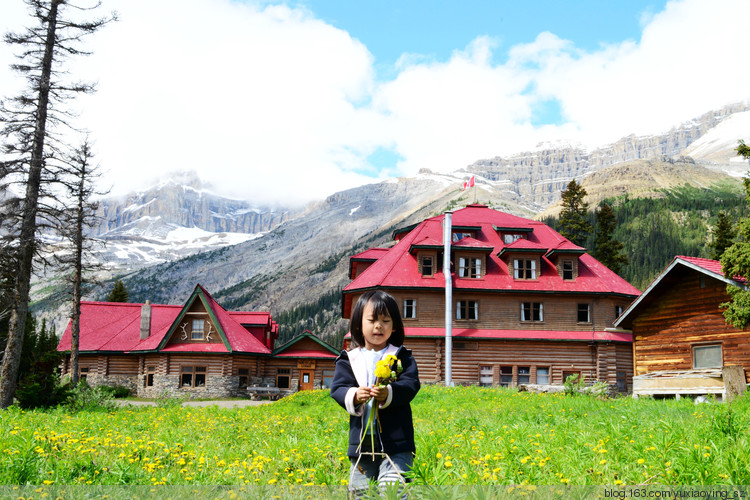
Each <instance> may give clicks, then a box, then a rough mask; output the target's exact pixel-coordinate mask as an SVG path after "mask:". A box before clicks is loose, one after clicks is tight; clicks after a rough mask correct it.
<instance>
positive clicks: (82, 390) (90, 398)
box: [65, 380, 117, 412]
mask: <svg viewBox="0 0 750 500" xmlns="http://www.w3.org/2000/svg"><path fill="white" fill-rule="evenodd" d="M71 392H72V393H71V396H70V397H69V398H68V401H67V402H66V403H65V407H66V408H67V409H68V410H70V411H72V412H77V411H113V410H115V409H117V403H116V402H115V400H114V397H113V396H112V388H110V387H106V386H96V387H91V386H90V385H89V384H88V383H86V381H85V380H81V381H80V382H79V383H78V385H77V386H76V387H75V388H74V389H73V390H72V391H71Z"/></svg>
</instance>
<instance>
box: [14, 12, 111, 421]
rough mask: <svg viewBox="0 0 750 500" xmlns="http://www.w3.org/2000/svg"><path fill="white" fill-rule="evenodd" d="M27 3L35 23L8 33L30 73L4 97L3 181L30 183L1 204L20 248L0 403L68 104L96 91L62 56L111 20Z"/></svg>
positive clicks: (20, 331) (17, 349)
mask: <svg viewBox="0 0 750 500" xmlns="http://www.w3.org/2000/svg"><path fill="white" fill-rule="evenodd" d="M25 3H26V4H27V5H28V6H29V12H30V13H31V16H32V19H33V25H32V26H31V27H29V28H28V29H26V30H25V31H24V32H22V33H9V34H7V35H6V36H5V42H6V43H8V44H10V45H12V46H14V47H16V48H17V49H18V51H17V52H18V58H19V62H18V63H17V64H14V65H12V68H13V69H14V70H16V71H18V72H19V73H21V74H22V75H23V76H24V77H25V78H26V82H27V87H26V88H25V89H24V90H23V91H22V92H21V93H20V95H18V96H16V97H14V98H12V99H8V100H3V101H2V102H0V123H2V125H3V128H2V130H1V131H0V135H2V136H4V138H5V142H4V144H3V153H4V156H3V158H2V161H0V182H2V183H3V184H5V183H10V182H18V183H20V184H22V185H23V187H24V189H25V194H24V196H23V198H20V197H16V198H14V199H12V200H11V201H12V203H8V204H4V206H3V207H2V208H3V213H0V219H2V220H6V221H7V220H12V221H13V222H11V223H8V222H5V224H9V225H10V226H11V227H12V228H13V231H12V233H11V237H12V238H13V239H14V241H15V245H16V246H17V248H18V253H17V259H16V273H15V280H14V286H13V305H12V309H11V313H10V321H9V326H8V338H7V341H6V345H5V354H4V356H3V361H2V367H0V408H7V407H9V406H10V405H11V404H12V403H13V396H14V394H15V392H16V384H17V379H18V367H19V362H20V358H21V351H22V345H23V337H24V332H25V329H26V325H25V323H26V313H27V312H28V308H29V290H30V285H31V274H32V266H33V264H34V257H35V255H36V254H37V247H38V241H37V232H38V231H39V229H40V227H43V226H44V225H45V224H49V225H51V226H52V227H59V225H56V222H59V221H55V220H54V218H52V219H46V220H45V215H46V216H47V217H49V214H45V209H46V208H47V207H50V206H52V207H54V205H59V204H62V203H61V202H60V201H59V200H58V199H57V197H56V193H55V185H56V184H57V182H58V181H59V178H58V176H59V175H60V173H59V170H58V168H59V167H60V165H61V162H63V159H62V157H61V155H62V152H63V151H65V150H66V149H67V147H66V145H65V144H64V143H63V142H62V141H61V138H62V137H64V136H65V134H64V132H65V130H66V129H67V130H70V129H75V127H73V126H72V124H71V123H70V122H69V121H68V120H69V119H70V118H71V117H72V116H73V113H72V112H71V110H70V109H66V108H65V106H64V103H65V102H66V101H67V100H69V99H71V98H72V97H74V96H75V95H77V94H79V93H86V92H91V91H93V86H92V85H90V84H85V83H78V82H69V81H65V77H66V76H67V73H66V71H65V68H63V67H61V66H60V62H61V61H62V60H64V59H65V58H66V57H69V56H74V55H85V54H86V52H85V51H82V50H81V49H80V48H79V43H80V42H81V41H82V39H83V37H84V36H85V35H87V34H91V33H94V32H96V31H97V30H98V29H99V28H100V27H102V26H103V25H104V24H106V23H107V22H109V21H110V19H95V20H93V21H77V20H76V19H77V18H80V13H81V11H83V10H87V9H86V7H81V6H80V5H76V2H75V1H74V0H25ZM96 7H98V5H95V6H94V7H92V8H96ZM8 210H11V211H10V212H9V211H8ZM40 219H41V220H40Z"/></svg>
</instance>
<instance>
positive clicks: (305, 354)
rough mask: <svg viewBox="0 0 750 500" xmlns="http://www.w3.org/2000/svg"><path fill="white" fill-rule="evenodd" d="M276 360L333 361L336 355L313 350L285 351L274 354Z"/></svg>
mask: <svg viewBox="0 0 750 500" xmlns="http://www.w3.org/2000/svg"><path fill="white" fill-rule="evenodd" d="M274 356H275V357H277V358H320V359H334V358H336V357H337V356H338V355H337V354H334V353H332V352H327V351H318V350H313V349H287V350H285V351H283V352H280V353H277V354H274Z"/></svg>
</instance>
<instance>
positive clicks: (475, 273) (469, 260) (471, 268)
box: [457, 256, 484, 279]
mask: <svg viewBox="0 0 750 500" xmlns="http://www.w3.org/2000/svg"><path fill="white" fill-rule="evenodd" d="M457 267H458V277H459V278H466V279H480V278H481V277H482V276H483V274H482V268H483V267H484V266H482V259H481V258H480V257H472V256H460V257H458V266H457Z"/></svg>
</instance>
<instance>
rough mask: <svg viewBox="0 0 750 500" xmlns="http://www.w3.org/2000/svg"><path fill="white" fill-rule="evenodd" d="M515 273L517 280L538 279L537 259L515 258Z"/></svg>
mask: <svg viewBox="0 0 750 500" xmlns="http://www.w3.org/2000/svg"><path fill="white" fill-rule="evenodd" d="M513 273H514V275H513V276H514V277H515V278H516V279H517V280H533V279H536V261H535V260H534V259H515V260H514V261H513Z"/></svg>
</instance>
